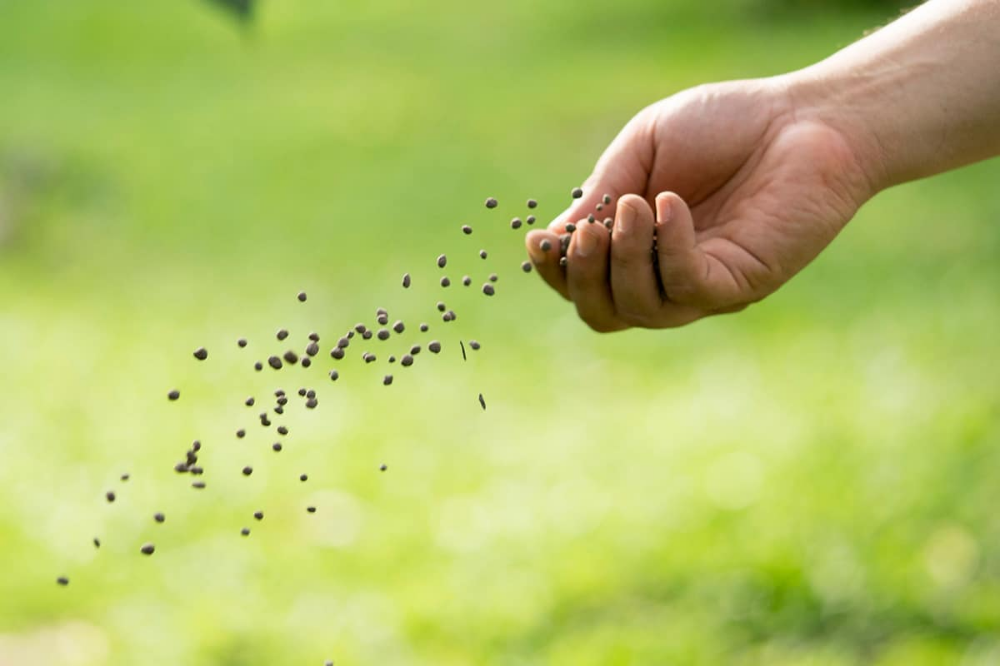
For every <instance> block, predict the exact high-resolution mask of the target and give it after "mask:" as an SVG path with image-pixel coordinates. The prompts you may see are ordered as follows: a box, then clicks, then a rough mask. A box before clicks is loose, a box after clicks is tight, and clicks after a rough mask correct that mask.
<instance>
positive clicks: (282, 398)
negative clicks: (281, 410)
mask: <svg viewBox="0 0 1000 666" xmlns="http://www.w3.org/2000/svg"><path fill="white" fill-rule="evenodd" d="M277 403H278V405H279V406H280V407H284V406H285V405H287V404H288V397H287V396H286V395H285V394H284V393H282V394H281V395H280V396H279V397H278V400H277Z"/></svg>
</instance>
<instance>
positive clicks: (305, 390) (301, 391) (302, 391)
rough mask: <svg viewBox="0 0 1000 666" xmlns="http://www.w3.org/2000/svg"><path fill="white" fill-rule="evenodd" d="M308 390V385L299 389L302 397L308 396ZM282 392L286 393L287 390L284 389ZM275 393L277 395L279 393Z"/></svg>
mask: <svg viewBox="0 0 1000 666" xmlns="http://www.w3.org/2000/svg"><path fill="white" fill-rule="evenodd" d="M307 392H308V389H306V387H305V386H303V387H302V388H300V389H299V396H300V397H302V398H304V397H306V393H307ZM281 394H282V395H284V394H285V392H284V391H282V392H281ZM275 395H277V393H276V394H275Z"/></svg>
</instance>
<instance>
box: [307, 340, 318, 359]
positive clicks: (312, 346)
mask: <svg viewBox="0 0 1000 666" xmlns="http://www.w3.org/2000/svg"><path fill="white" fill-rule="evenodd" d="M318 353H319V345H318V344H316V343H315V342H310V343H309V346H308V347H306V354H307V355H309V356H315V355H316V354H318Z"/></svg>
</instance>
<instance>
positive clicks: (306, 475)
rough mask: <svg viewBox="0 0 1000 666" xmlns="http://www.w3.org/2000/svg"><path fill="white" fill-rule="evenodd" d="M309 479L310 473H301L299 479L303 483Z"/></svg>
mask: <svg viewBox="0 0 1000 666" xmlns="http://www.w3.org/2000/svg"><path fill="white" fill-rule="evenodd" d="M308 480H309V475H308V474H299V481H302V482H303V483H305V482H306V481H308Z"/></svg>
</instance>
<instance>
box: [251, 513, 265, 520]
mask: <svg viewBox="0 0 1000 666" xmlns="http://www.w3.org/2000/svg"><path fill="white" fill-rule="evenodd" d="M253 517H254V518H256V519H257V520H264V512H263V511H254V512H253Z"/></svg>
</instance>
